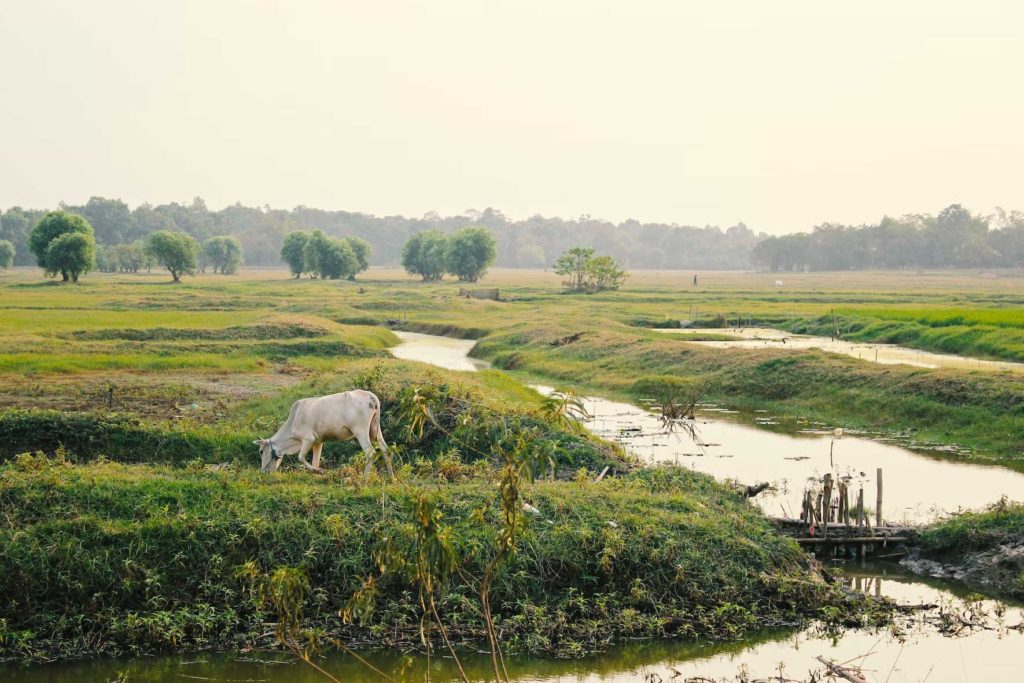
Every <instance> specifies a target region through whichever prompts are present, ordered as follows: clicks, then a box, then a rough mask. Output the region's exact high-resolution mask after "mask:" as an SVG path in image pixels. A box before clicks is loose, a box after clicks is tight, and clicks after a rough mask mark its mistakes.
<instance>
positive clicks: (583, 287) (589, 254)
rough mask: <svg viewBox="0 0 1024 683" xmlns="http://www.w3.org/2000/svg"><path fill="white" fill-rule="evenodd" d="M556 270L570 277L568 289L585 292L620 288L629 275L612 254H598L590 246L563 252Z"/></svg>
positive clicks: (566, 283) (567, 284)
mask: <svg viewBox="0 0 1024 683" xmlns="http://www.w3.org/2000/svg"><path fill="white" fill-rule="evenodd" d="M555 272H556V273H558V274H559V275H562V276H566V277H568V278H569V279H568V280H566V281H565V287H566V289H567V290H568V291H570V292H574V293H584V294H589V293H593V292H602V291H606V290H615V289H618V288H619V287H621V286H622V283H623V282H625V281H626V277H627V275H628V274H627V273H626V271H625V270H623V269H622V267H621V266H620V265H619V264H618V262H617V261H616V260H615V259H613V258H612V257H611V256H596V255H595V252H594V250H593V249H591V248H589V247H574V248H572V249H569V250H568V251H567V252H565V253H564V254H562V255H561V256H560V257H559V258H558V260H557V261H555Z"/></svg>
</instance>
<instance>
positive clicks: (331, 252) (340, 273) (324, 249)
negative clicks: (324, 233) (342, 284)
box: [318, 237, 359, 280]
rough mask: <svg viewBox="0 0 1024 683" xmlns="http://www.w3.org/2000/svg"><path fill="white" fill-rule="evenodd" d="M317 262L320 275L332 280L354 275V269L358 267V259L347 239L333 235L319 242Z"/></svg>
mask: <svg viewBox="0 0 1024 683" xmlns="http://www.w3.org/2000/svg"><path fill="white" fill-rule="evenodd" d="M318 263H319V264H320V276H321V277H324V278H331V279H332V280H337V279H338V278H343V277H345V278H352V277H355V275H356V270H357V269H358V268H359V260H358V259H357V258H356V255H355V252H354V251H353V250H352V247H350V246H349V244H348V241H347V240H340V239H335V238H333V237H328V238H327V239H326V240H325V241H323V242H322V243H320V253H319V255H318Z"/></svg>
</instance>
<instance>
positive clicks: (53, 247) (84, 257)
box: [46, 232, 96, 282]
mask: <svg viewBox="0 0 1024 683" xmlns="http://www.w3.org/2000/svg"><path fill="white" fill-rule="evenodd" d="M46 267H47V270H48V271H49V272H51V273H60V274H61V275H63V276H64V279H65V280H67V279H68V278H69V277H70V278H71V281H72V282H78V276H79V275H82V274H84V273H88V272H89V271H90V270H92V269H93V268H95V267H96V240H95V239H93V236H92V235H91V234H90V233H83V232H66V233H64V234H63V235H61V236H60V237H58V238H56V239H55V240H53V241H52V242H50V246H49V247H47V249H46Z"/></svg>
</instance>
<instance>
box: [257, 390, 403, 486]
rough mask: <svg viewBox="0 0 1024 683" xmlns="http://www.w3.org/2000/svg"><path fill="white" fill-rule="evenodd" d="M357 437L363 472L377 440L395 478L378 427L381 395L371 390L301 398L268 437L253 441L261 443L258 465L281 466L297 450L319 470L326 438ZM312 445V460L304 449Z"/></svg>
mask: <svg viewBox="0 0 1024 683" xmlns="http://www.w3.org/2000/svg"><path fill="white" fill-rule="evenodd" d="M353 437H354V438H356V439H358V440H359V445H360V446H362V448H363V452H364V453H365V454H366V470H365V472H364V475H365V476H369V475H370V470H371V469H372V468H373V462H374V459H375V456H376V452H375V451H374V448H373V442H374V441H376V442H377V447H378V448H380V450H381V454H382V455H383V456H384V462H385V464H386V465H387V468H388V476H390V477H392V478H394V476H395V472H394V469H393V468H392V466H391V454H390V453H388V445H387V443H385V441H384V434H382V433H381V430H380V399H378V398H377V397H376V396H375V395H374V394H373V392H370V391H363V390H362V389H355V390H354V391H346V392H344V393H341V394H331V395H330V396H320V397H318V398H300V399H299V400H298V401H296V402H295V403H293V404H292V409H291V410H290V411H289V412H288V420H287V421H286V422H285V423H284V425H282V426H281V428H280V429H278V430H277V432H276V433H275V434H274V435H273V436H272V437H270V438H269V439H257V440H256V441H253V443H254V444H256V445H257V446H259V447H260V458H261V460H262V466H261V469H262V470H263V471H264V472H273V471H274V470H276V469H277V468H278V467H280V466H281V461H282V460H283V459H284V456H286V455H291V454H293V453H298V454H299V461H300V462H301V463H302V464H303V465H305V467H306V469H308V470H309V471H311V472H321V471H323V470H321V469H320V451H321V450H322V449H323V447H324V442H325V441H348V440H349V439H351V438H353ZM310 449H313V464H312V465H311V464H309V463H308V462H307V461H306V452H307V451H309V450H310Z"/></svg>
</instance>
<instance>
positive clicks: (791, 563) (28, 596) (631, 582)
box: [0, 455, 870, 658]
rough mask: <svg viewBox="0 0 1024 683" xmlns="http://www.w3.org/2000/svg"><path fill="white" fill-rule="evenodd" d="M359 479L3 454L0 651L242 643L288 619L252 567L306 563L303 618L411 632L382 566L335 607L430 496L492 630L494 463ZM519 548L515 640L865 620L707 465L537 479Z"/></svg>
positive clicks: (500, 596)
mask: <svg viewBox="0 0 1024 683" xmlns="http://www.w3.org/2000/svg"><path fill="white" fill-rule="evenodd" d="M412 469H413V468H411V466H407V467H406V468H405V469H404V471H403V472H402V474H401V478H400V481H399V482H398V483H393V484H381V483H372V484H370V485H366V486H363V485H361V484H360V483H359V479H358V477H355V478H353V477H352V476H350V473H349V472H346V471H340V472H335V473H333V474H328V475H326V476H324V477H314V476H311V475H308V474H306V473H304V472H293V473H287V472H286V473H282V474H276V475H273V476H262V475H260V474H259V473H258V472H255V471H252V470H246V469H242V470H237V469H228V470H218V471H210V470H207V469H204V468H201V467H190V468H186V469H181V468H169V467H166V466H158V465H125V464H119V463H109V462H106V463H90V464H85V465H75V464H71V463H68V462H66V461H61V460H58V459H53V458H46V457H39V456H27V455H26V456H20V457H19V458H17V459H14V460H12V461H9V462H7V463H6V464H3V465H0V658H24V657H54V658H66V657H80V656H87V655H95V654H114V653H122V652H133V653H141V652H156V651H187V650H197V649H210V648H239V647H243V646H249V645H253V644H257V643H259V642H263V643H265V642H267V639H266V637H265V634H266V633H267V632H268V631H269V630H271V629H269V628H268V627H267V626H266V623H267V622H268V621H271V622H272V621H275V615H274V614H272V613H271V612H270V611H269V609H268V607H267V606H266V605H265V604H264V603H263V602H262V601H261V600H260V599H259V596H258V595H257V594H255V593H254V592H253V591H252V590H251V586H250V584H249V583H248V582H247V580H246V579H245V578H244V576H243V574H245V572H240V568H242V567H245V566H247V567H248V568H249V570H250V572H251V570H252V569H253V568H257V569H258V570H259V571H266V572H269V571H271V570H273V569H275V568H277V567H282V566H287V567H293V568H297V570H298V571H300V572H301V573H302V574H303V575H304V576H305V577H307V578H308V580H309V582H310V587H311V588H310V591H309V592H308V593H307V594H306V596H305V599H304V601H303V603H302V612H303V615H304V622H303V623H304V625H305V626H306V627H315V628H317V629H319V630H320V631H319V632H320V633H321V634H324V633H326V634H333V635H338V636H341V637H342V638H343V639H345V641H347V642H349V643H363V644H375V645H383V646H398V645H403V646H408V645H412V644H414V643H415V642H416V640H417V638H418V627H419V619H418V614H419V612H418V609H419V605H418V603H417V599H416V597H415V590H414V589H412V588H410V586H409V585H407V584H406V583H405V582H404V580H403V579H402V578H401V577H400V576H397V575H393V574H388V575H385V576H383V577H379V581H380V584H379V594H378V596H377V599H376V606H375V609H374V610H373V611H372V613H371V614H369V616H368V617H367V618H366V620H365V621H364V622H362V623H361V624H359V625H344V624H342V623H341V620H340V618H339V616H338V613H339V611H340V610H342V609H343V608H344V607H345V606H346V603H347V602H348V600H349V599H350V597H351V596H352V595H353V593H354V592H355V591H356V590H357V589H358V588H359V587H360V586H362V585H363V580H364V579H365V578H366V577H369V576H374V575H378V573H377V569H376V567H377V565H376V563H375V559H374V554H375V551H377V550H379V549H380V547H381V545H382V544H383V543H385V542H386V539H387V538H388V537H389V535H392V534H394V533H395V530H396V529H397V528H400V527H401V526H402V525H403V524H406V523H409V521H410V520H411V519H412V516H413V507H414V503H415V501H416V500H417V499H418V498H419V497H420V496H423V495H428V496H431V497H432V498H433V499H434V500H435V501H436V502H437V505H438V509H439V510H440V511H441V514H442V516H443V521H444V522H445V523H446V524H448V525H450V529H451V535H450V540H451V542H452V544H453V545H454V547H455V550H456V556H457V557H458V558H459V562H460V563H461V564H460V568H461V570H462V571H463V572H464V574H465V576H467V577H469V578H468V579H467V580H466V581H464V582H463V581H460V582H457V583H452V584H448V585H445V586H444V587H443V590H442V591H441V592H440V594H439V609H440V612H441V614H442V615H443V616H444V619H445V621H446V623H447V624H448V626H449V629H450V632H451V634H452V636H453V637H454V638H456V639H458V640H464V641H476V640H478V639H479V638H481V637H482V633H483V631H482V628H483V627H482V622H481V617H480V611H479V603H478V601H477V600H476V596H475V594H474V593H473V591H472V590H471V586H472V585H473V583H474V581H475V579H474V578H473V577H479V576H480V575H481V573H482V571H483V566H484V565H485V564H486V563H487V561H488V560H489V559H490V557H491V556H492V555H493V552H494V547H495V546H494V543H495V541H494V537H495V534H496V530H497V525H498V518H499V514H500V509H498V508H497V495H498V494H497V491H496V488H495V483H496V482H495V480H494V479H493V478H492V477H493V475H492V474H489V473H486V472H485V473H480V472H478V473H477V474H475V475H474V476H471V477H467V478H464V479H461V480H460V481H458V482H457V483H440V481H439V480H443V479H445V478H446V475H445V474H444V473H443V472H442V471H441V469H440V468H434V469H424V470H420V471H419V472H418V473H417V474H414V473H413V471H412ZM524 497H525V499H526V500H527V501H528V502H529V503H530V504H531V505H532V506H534V507H535V508H537V509H538V510H539V514H538V515H537V516H532V515H529V516H528V519H527V523H526V528H525V531H524V535H523V536H522V537H521V540H520V541H519V552H518V553H516V554H515V555H513V556H512V560H511V561H510V563H508V564H507V565H505V566H504V568H503V569H502V570H500V572H499V574H498V576H497V578H496V582H495V584H494V588H493V591H492V596H493V597H492V604H493V605H494V611H495V619H496V621H497V624H498V628H499V629H500V631H501V633H502V640H503V643H504V645H505V647H506V648H507V649H509V650H520V651H528V652H535V653H542V652H543V653H557V654H561V655H578V654H582V653H584V652H586V651H590V650H593V649H596V648H600V647H602V646H604V645H606V644H608V643H610V642H612V641H614V640H618V639H624V638H637V637H651V636H700V637H702V638H734V637H737V636H739V635H740V634H742V633H744V632H746V631H749V630H751V629H755V628H758V627H762V626H766V625H780V624H792V623H796V622H798V621H800V620H801V619H803V618H805V617H810V616H822V615H828V616H830V617H832V618H836V619H841V620H850V619H857V618H861V617H862V616H864V614H863V612H861V611H860V610H864V609H868V608H869V607H870V606H866V605H864V604H857V605H855V604H850V603H847V602H846V601H845V599H844V598H843V597H842V596H841V595H840V594H839V593H838V591H835V590H833V589H832V588H830V587H827V586H826V585H824V584H823V583H821V582H820V581H818V580H816V579H815V577H814V576H813V575H812V574H810V573H809V572H808V571H807V570H806V568H805V565H804V562H805V560H804V559H803V556H802V554H801V553H800V552H799V550H798V549H797V547H796V546H795V545H794V544H793V543H792V542H791V541H788V540H786V539H783V538H781V537H779V536H777V535H776V534H775V533H774V532H773V531H772V529H771V528H770V527H769V526H768V525H767V524H766V522H765V520H764V519H763V517H762V516H761V515H760V514H759V513H758V512H757V511H756V510H755V509H754V508H753V507H751V506H749V505H748V504H747V503H746V502H745V501H743V500H742V499H740V498H738V497H737V496H736V495H735V494H734V493H733V492H731V491H730V490H729V489H727V488H726V487H724V486H721V485H718V484H716V483H715V482H714V481H713V480H712V479H710V478H709V477H706V476H703V475H698V474H695V473H692V472H688V471H686V470H681V469H663V470H654V471H643V472H639V473H636V474H634V475H629V476H626V477H622V478H614V479H611V480H606V481H603V482H601V483H593V482H584V483H577V482H566V481H543V482H541V481H538V482H537V483H536V484H534V485H532V486H528V487H527V488H526V489H525V490H524Z"/></svg>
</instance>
